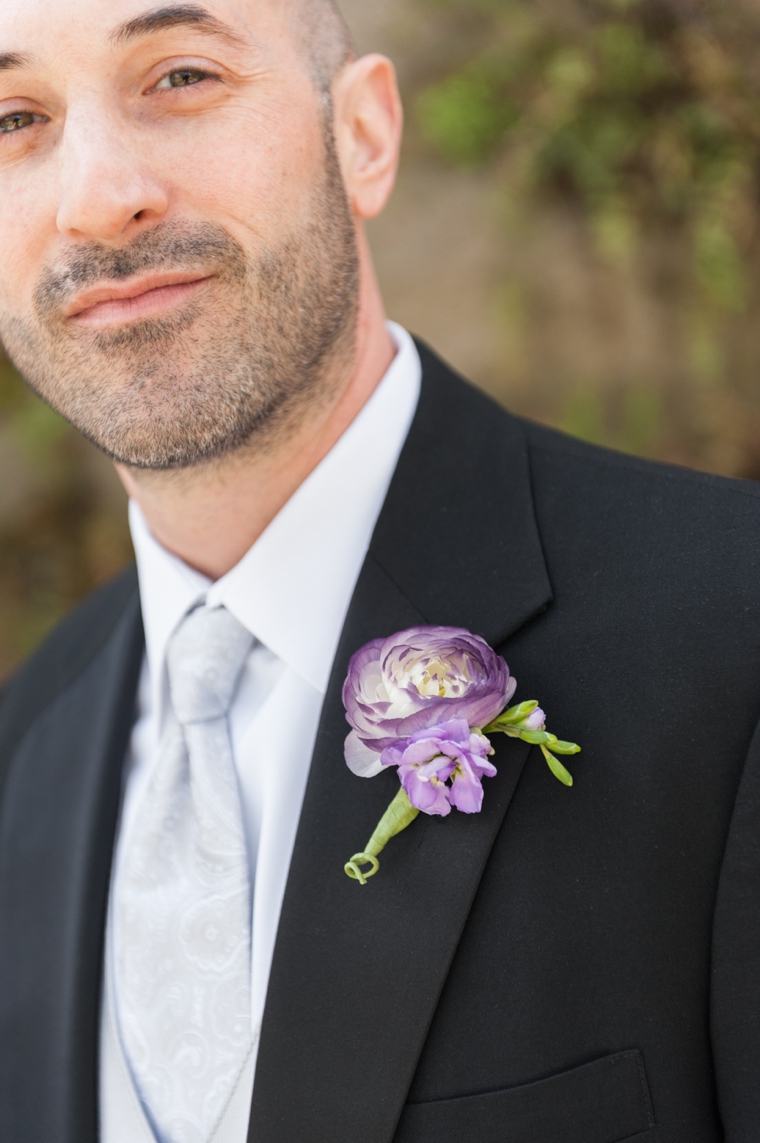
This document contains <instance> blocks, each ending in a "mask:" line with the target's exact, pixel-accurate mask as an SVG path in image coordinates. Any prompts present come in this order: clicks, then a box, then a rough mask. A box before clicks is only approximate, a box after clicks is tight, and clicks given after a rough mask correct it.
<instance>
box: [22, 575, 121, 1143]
mask: <svg viewBox="0 0 760 1143" xmlns="http://www.w3.org/2000/svg"><path fill="white" fill-rule="evenodd" d="M104 626H105V627H106V630H109V629H110V627H111V626H112V627H113V629H112V632H111V635H110V637H109V638H108V639H107V641H106V642H105V644H104V645H102V646H101V647H100V649H99V650H98V651H97V652H96V653H95V654H94V657H92V659H91V661H90V662H89V665H87V666H85V667H84V669H83V670H82V671H81V673H79V674H78V675H77V677H76V678H75V681H74V682H72V683H70V685H69V686H68V687H66V688H65V689H63V690H62V692H61V693H60V694H59V695H58V697H57V698H54V699H53V700H52V701H51V702H50V703H49V704H48V705H47V706H46V707H45V709H44V710H43V711H42V712H41V713H40V714H39V715H38V716H37V717H36V718H35V719H34V720H33V721H32V722H31V725H30V726H29V729H28V730H27V731H26V733H25V734H24V735H23V737H22V738H21V740H20V742H19V743H18V745H17V747H16V748H15V750H14V751H13V753H12V754H11V756H10V766H9V769H8V774H7V779H6V784H5V794H4V798H3V803H2V818H1V819H0V914H1V915H2V917H3V925H2V929H0V980H2V989H0V1028H1V1029H2V1035H1V1036H0V1041H1V1042H2V1044H3V1045H13V1053H12V1055H11V1054H10V1053H9V1052H8V1049H7V1048H5V1049H4V1052H5V1053H6V1054H4V1055H3V1056H2V1057H1V1058H0V1137H1V1138H3V1139H8V1140H11V1139H14V1140H19V1141H21V1140H42V1139H44V1140H46V1141H47V1143H94V1141H95V1140H96V1138H97V1052H98V1015H99V1008H100V986H101V957H102V944H103V930H104V923H105V912H106V900H107V893H108V883H109V876H110V868H111V857H112V851H113V838H114V831H115V826H116V817H117V812H118V805H119V795H120V786H121V772H122V760H123V757H124V752H125V749H126V745H127V741H128V736H129V731H130V727H131V723H132V718H133V708H134V696H135V689H136V684H137V676H138V671H139V666H140V662H141V658H142V646H143V644H142V625H141V622H140V613H139V603H138V599H137V592H136V590H132V592H131V596H130V602H129V603H128V604H127V606H126V609H125V610H124V612H123V614H122V615H121V618H120V619H119V620H118V622H117V623H116V624H115V626H114V625H113V620H112V619H111V621H110V625H109V624H104ZM69 650H70V654H69V656H68V658H69V660H71V659H75V658H76V656H77V655H78V654H79V652H80V648H79V646H78V645H77V643H76V642H75V640H73V639H72V640H71V642H70V648H69ZM39 674H40V675H41V674H42V672H39ZM43 685H44V681H43Z"/></svg>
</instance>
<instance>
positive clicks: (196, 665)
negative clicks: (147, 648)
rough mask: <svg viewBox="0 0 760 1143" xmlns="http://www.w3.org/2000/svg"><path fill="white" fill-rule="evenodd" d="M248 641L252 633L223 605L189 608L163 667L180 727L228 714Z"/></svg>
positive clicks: (251, 637)
mask: <svg viewBox="0 0 760 1143" xmlns="http://www.w3.org/2000/svg"><path fill="white" fill-rule="evenodd" d="M252 645H253V635H251V633H250V632H249V631H246V629H245V627H243V625H242V623H238V621H237V619H235V617H234V615H231V614H230V612H229V611H227V610H226V609H225V608H224V607H217V608H214V610H213V611H206V610H201V611H193V612H192V613H191V614H190V615H188V616H187V618H186V619H185V620H184V621H183V622H182V623H181V624H180V626H179V627H178V628H177V630H176V631H175V633H174V635H173V636H172V638H171V639H170V641H169V646H168V648H167V652H166V666H167V670H168V672H169V689H170V691H171V697H172V705H173V707H174V712H175V714H176V715H177V718H178V719H179V721H180V722H181V723H182V725H183V726H186V725H187V724H188V723H191V722H208V721H209V720H210V719H214V718H223V717H224V716H225V715H226V714H227V711H228V710H229V708H230V703H231V702H232V696H233V694H234V692H235V685H236V683H237V680H238V676H239V675H240V672H241V670H242V668H243V663H244V662H245V658H246V655H247V654H248V652H249V651H250V649H251V647H252Z"/></svg>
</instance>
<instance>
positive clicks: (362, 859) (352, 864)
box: [343, 853, 380, 885]
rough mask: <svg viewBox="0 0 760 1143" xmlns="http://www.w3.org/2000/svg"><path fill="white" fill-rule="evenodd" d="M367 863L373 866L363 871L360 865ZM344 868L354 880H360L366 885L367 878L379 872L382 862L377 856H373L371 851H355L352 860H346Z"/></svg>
mask: <svg viewBox="0 0 760 1143" xmlns="http://www.w3.org/2000/svg"><path fill="white" fill-rule="evenodd" d="M367 863H369V864H370V865H371V867H372V868H371V869H368V870H366V871H365V872H364V873H363V872H362V870H361V869H360V868H359V866H360V865H366V864H367ZM343 868H344V869H345V871H346V873H347V874H348V876H349V877H352V878H353V879H354V881H358V882H359V884H360V885H366V884H367V878H368V877H374V875H375V874H376V873H377V871H378V869H379V868H380V862H379V861H378V860H377V858H376V857H373V856H372V854H371V853H355V854H354V856H353V857H352V858H351V860H350V861H347V862H346V864H345V865H344V866H343Z"/></svg>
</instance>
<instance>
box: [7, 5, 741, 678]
mask: <svg viewBox="0 0 760 1143" xmlns="http://www.w3.org/2000/svg"><path fill="white" fill-rule="evenodd" d="M341 7H342V9H343V11H344V14H345V16H346V19H347V20H348V23H349V25H350V26H351V28H352V30H353V32H354V34H355V37H356V40H357V43H358V46H359V49H360V51H362V52H364V51H371V50H378V51H383V52H386V53H387V54H389V55H390V56H391V57H392V58H393V59H394V60H395V61H396V63H397V65H398V69H399V76H400V80H401V88H402V93H403V97H404V102H405V107H406V112H407V132H406V140H405V145H404V155H403V162H402V170H401V176H400V179H399V184H398V189H397V191H396V193H395V195H394V198H393V200H392V202H391V204H390V206H389V208H388V209H387V211H386V213H385V214H384V215H383V217H382V218H381V219H379V220H378V221H376V222H375V223H374V224H373V225H372V227H371V240H372V245H373V249H374V251H375V256H376V259H377V264H378V269H379V273H380V278H381V282H382V285H383V289H384V292H385V296H386V300H387V304H388V311H389V314H390V316H391V317H393V318H395V319H396V320H397V321H400V322H402V323H403V324H404V325H406V326H407V327H408V328H409V329H411V330H412V331H413V332H414V333H417V334H419V335H421V336H422V337H424V338H425V339H426V340H428V341H429V342H431V343H432V345H433V346H435V347H436V349H437V350H438V351H439V352H440V353H442V354H443V355H444V356H445V357H447V358H448V359H449V360H450V361H451V362H452V363H453V364H454V365H455V366H457V367H458V368H459V369H460V370H461V371H462V372H464V373H465V374H466V375H467V376H469V377H470V378H471V379H472V380H473V381H474V382H475V383H476V384H478V385H479V386H481V387H482V388H483V389H485V390H487V391H488V392H489V393H491V394H493V395H494V396H495V397H496V398H497V399H498V400H499V401H502V402H503V403H504V404H505V405H507V406H508V407H509V408H511V409H512V410H513V411H515V412H519V413H522V414H525V415H527V416H530V417H534V418H537V419H538V420H541V421H545V422H547V423H549V424H552V425H555V426H558V427H560V428H562V429H564V430H566V431H568V432H570V433H574V434H576V435H577V436H580V437H583V438H585V439H587V440H591V441H596V442H599V443H603V444H607V445H610V446H612V447H615V448H620V449H624V450H627V451H629V452H633V453H638V454H640V455H643V456H648V457H655V458H659V459H663V460H668V461H674V462H676V463H679V464H686V465H691V466H694V467H697V468H702V469H706V470H709V471H711V472H717V473H723V474H726V475H731V476H740V477H744V478H748V479H760V330H759V329H758V326H759V325H760V227H759V224H760V67H759V66H758V64H759V63H760V5H758V3H757V0H731V3H730V4H726V3H725V0H722V2H717V0H716V2H712V0H700V2H697V0H342V3H341ZM130 558H131V549H130V544H129V536H128V532H127V528H126V515H125V501H124V496H123V494H122V492H121V490H120V486H119V485H118V482H117V481H116V478H115V476H114V474H113V472H112V470H111V467H110V464H109V462H108V461H107V460H105V459H104V458H103V457H102V456H100V455H99V454H98V453H97V452H96V451H95V450H94V449H93V448H91V446H89V445H87V444H86V443H85V442H83V441H82V440H80V438H79V437H78V436H77V435H76V433H74V432H73V431H72V430H70V429H69V428H68V427H67V426H66V425H65V424H64V423H63V422H62V421H61V420H60V419H59V418H58V417H56V416H55V414H53V413H52V412H50V411H49V410H48V409H47V408H46V407H45V406H44V405H42V404H41V403H40V402H39V401H37V400H36V398H34V397H33V396H32V395H31V394H30V393H28V392H27V391H26V390H25V389H24V387H23V385H22V383H21V382H20V380H19V378H18V377H17V376H16V374H15V373H14V371H13V369H12V368H11V367H10V366H9V365H8V363H7V362H2V363H0V678H1V677H2V676H4V675H6V674H7V673H8V672H9V671H10V670H12V668H13V666H14V665H15V664H16V663H17V662H18V661H19V660H20V658H22V657H23V656H24V655H26V654H27V653H28V652H29V651H30V650H31V649H32V648H33V646H34V645H35V643H36V642H37V641H38V640H39V639H40V638H41V637H42V635H43V634H44V633H45V632H46V631H47V630H48V628H49V627H50V626H51V625H52V624H53V623H55V622H56V621H57V620H58V619H59V618H60V617H61V615H63V614H64V613H65V612H66V611H67V610H68V608H69V607H70V606H71V605H72V604H73V603H74V602H75V601H76V600H77V599H78V598H79V597H80V596H81V595H83V594H84V593H85V592H86V591H88V590H89V589H90V588H91V587H92V586H94V585H96V584H97V583H99V582H101V581H102V580H104V579H105V578H107V577H108V576H110V575H111V574H113V573H114V572H115V571H117V570H118V569H119V568H120V567H121V566H122V565H123V564H124V563H125V562H126V561H127V560H128V559H130Z"/></svg>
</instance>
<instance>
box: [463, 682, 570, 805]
mask: <svg viewBox="0 0 760 1143" xmlns="http://www.w3.org/2000/svg"><path fill="white" fill-rule="evenodd" d="M537 706H538V703H537V702H535V701H534V700H530V701H529V702H521V703H519V705H518V706H511V707H510V708H509V710H505V711H503V712H502V713H501V714H500V715H499V716H498V718H495V719H494V720H493V722H491V723H489V724H488V726H486V727H485V728H484V730H483V734H498V733H501V734H506V735H508V736H509V737H510V738H520V739H522V741H523V742H529V743H530V745H531V746H539V747H540V748H541V753H542V754H543V756H544V758H545V759H546V761H547V764H548V766H549V769H550V770H551V772H552V774H553V775H554V777H555V778H557V779H558V780H559V781H560V782H562V784H563V786H572V784H573V779H572V776H571V774H570V773H569V771H568V770H566V769H565V767H564V766H563V765H562V763H561V762H560V760H559V758H557V757H555V755H557V754H578V753H579V752H580V749H581V748H580V746H578V745H577V743H575V742H561V741H560V740H559V739H558V738H557V736H556V734H550V733H549V731H548V730H528V729H526V728H525V727H524V726H523V725H522V724H523V723H524V722H525V720H526V719H527V718H529V717H530V715H531V714H532V713H533V711H534V710H535V709H536V707H537Z"/></svg>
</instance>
